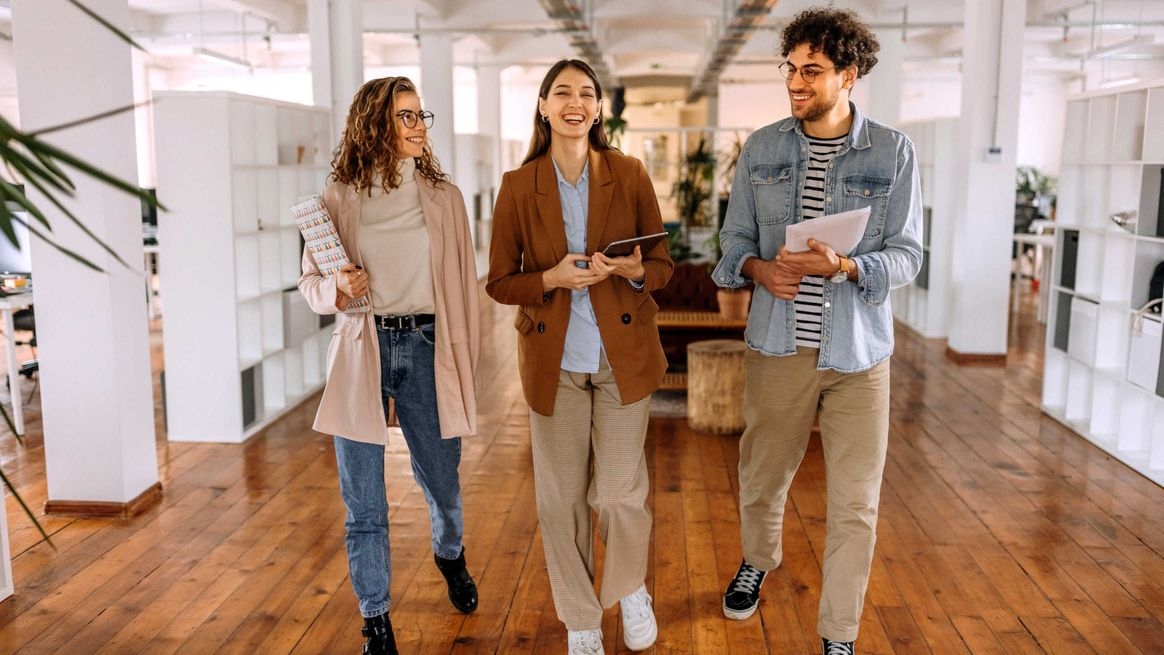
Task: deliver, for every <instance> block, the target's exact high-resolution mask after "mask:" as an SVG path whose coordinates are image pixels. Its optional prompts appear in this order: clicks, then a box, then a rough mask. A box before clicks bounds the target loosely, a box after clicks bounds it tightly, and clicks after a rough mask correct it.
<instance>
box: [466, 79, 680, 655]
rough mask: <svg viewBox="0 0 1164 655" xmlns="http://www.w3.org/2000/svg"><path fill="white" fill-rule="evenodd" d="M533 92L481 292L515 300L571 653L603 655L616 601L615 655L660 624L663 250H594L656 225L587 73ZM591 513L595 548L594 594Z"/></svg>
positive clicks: (538, 475)
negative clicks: (530, 123)
mask: <svg viewBox="0 0 1164 655" xmlns="http://www.w3.org/2000/svg"><path fill="white" fill-rule="evenodd" d="M538 96H539V97H538V108H537V112H536V113H535V114H534V135H533V139H532V140H531V142H530V148H529V153H528V154H527V155H526V157H525V161H524V162H523V165H522V166H521V168H519V169H517V170H514V171H509V172H508V173H506V174H505V176H504V178H503V179H502V182H501V190H500V192H499V193H498V197H497V206H496V207H495V208H494V213H493V237H492V241H491V243H490V251H489V277H488V281H487V283H486V286H485V289H486V291H487V292H488V293H489V295H490V296H491V297H492V298H493V299H494V300H496V301H497V302H500V303H504V304H508V305H518V309H517V316H516V319H515V322H514V326H515V327H516V328H517V331H518V333H519V335H518V368H519V369H520V372H521V381H522V387H523V389H524V390H525V398H526V401H527V402H528V403H529V406H530V432H531V438H532V445H533V463H534V479H535V487H536V493H537V507H538V524H539V525H540V526H541V531H542V542H543V544H544V546H545V552H546V565H547V568H548V569H549V576H550V587H551V589H552V591H553V596H554V605H555V606H556V608H557V611H558V618H559V619H561V621H562V622H563V623H565V624H566V628H567V630H568V632H569V635H568V644H569V650H568V652H569V653H570V654H571V655H574V654H578V655H582V654H595V653H599V654H600V653H602V652H603V646H602V632H601V629H600V626H601V624H602V612H603V608H606V607H611V606H612V605H613V604H614V603H615V602H619V603H620V607H621V611H622V618H623V621H622V623H623V637H624V640H625V642H626V645H627V647H628V648H630V649H631V650H642V649H645V648H648V647H649V646H650V645H651V644H653V643H654V641H655V636H656V634H657V630H658V629H657V626H656V623H655V617H654V613H653V611H652V610H651V597H650V596H649V595H648V594H647V591H646V585H645V584H644V579H645V576H646V571H647V544H648V540H649V538H650V532H651V513H650V510H649V509H648V508H647V505H646V501H647V491H648V480H647V463H646V457H645V455H644V454H643V442H644V440H645V438H646V431H647V419H648V415H649V405H650V396H651V393H652V392H653V391H654V390H655V389H657V388H658V386H659V384H660V383H661V382H662V379H663V373H664V371H665V370H666V368H667V362H666V359H665V358H664V356H663V349H662V347H661V346H660V344H659V330H658V327H657V326H656V324H655V314H656V313H657V312H658V306H657V305H655V301H654V300H652V299H651V296H650V293H648V292H650V291H651V290H653V289H658V288H661V287H662V286H663V285H665V284H666V283H667V280H668V278H670V276H671V271H672V270H673V269H674V264H673V263H672V262H671V258H670V256H669V255H668V254H667V247H666V244H665V243H656V244H655V245H654V246H653V247H652V248H651V249H650V250H648V251H647V252H642V251H641V249H640V248H639V247H636V248H635V250H634V252H633V253H632V254H631V255H629V256H624V257H607V256H605V255H603V254H602V252H601V250H602V249H603V248H604V247H605V246H606V245H608V244H610V243H611V242H613V241H618V240H622V239H627V238H631V237H636V236H643V235H648V234H654V233H658V232H662V230H663V225H662V220H661V219H660V216H659V205H658V201H657V200H656V198H655V190H654V186H653V185H652V184H651V180H650V178H648V177H647V171H646V169H645V168H644V167H643V165H642V163H640V162H639V161H638V160H637V159H634V158H632V157H628V156H626V155H623V154H622V153H620V152H618V151H617V150H614V149H613V148H611V146H610V145H609V144H608V143H607V141H606V134H605V132H604V131H603V128H602V107H601V102H602V87H601V85H600V84H599V83H598V79H597V77H596V76H595V74H594V71H593V70H592V69H591V68H590V66H589V65H587V64H586V63H585V62H582V61H579V60H576V59H573V60H563V61H559V62H558V63H556V64H554V66H553V67H551V68H550V70H549V72H547V73H546V76H545V79H544V80H543V81H542V84H541V88H540V90H539V92H538ZM591 509H593V510H594V511H596V512H597V514H598V529H599V531H600V533H601V535H602V537H603V539H604V540H605V542H606V560H605V562H604V565H603V577H602V593H601V594H600V595H599V594H596V593H595V591H594V586H593V580H594V553H593V551H592V544H593V539H592V516H591Z"/></svg>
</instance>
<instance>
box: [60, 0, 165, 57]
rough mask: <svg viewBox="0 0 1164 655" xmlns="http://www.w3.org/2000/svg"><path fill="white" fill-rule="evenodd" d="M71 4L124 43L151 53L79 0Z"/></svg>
mask: <svg viewBox="0 0 1164 655" xmlns="http://www.w3.org/2000/svg"><path fill="white" fill-rule="evenodd" d="M69 4H71V5H73V6H74V7H76V8H77V9H80V10H81V11H83V12H85V14H87V15H88V16H89V17H90V18H92V19H93V20H95V21H97V22H98V23H101V25H102V26H103V27H105V29H107V30H109V31H110V32H113V33H114V34H115V35H117V37H118V38H119V39H121V40H122V41H125V42H126V43H128V44H129V45H131V46H133V47H135V48H137V49H138V50H141V51H142V52H149V50H146V49H145V48H143V47H141V46H140V45H138V43H137V41H134V40H133V39H132V38H130V36H129V35H128V34H126V33H125V32H122V31H121V30H119V29H118V28H117V26H116V25H114V24H113V23H110V22H109V21H107V20H105V19H104V18H102V17H101V16H99V15H98V14H97V12H95V11H93V10H92V9H90V8H88V7H86V6H85V5H83V4H81V3H80V2H78V0H69Z"/></svg>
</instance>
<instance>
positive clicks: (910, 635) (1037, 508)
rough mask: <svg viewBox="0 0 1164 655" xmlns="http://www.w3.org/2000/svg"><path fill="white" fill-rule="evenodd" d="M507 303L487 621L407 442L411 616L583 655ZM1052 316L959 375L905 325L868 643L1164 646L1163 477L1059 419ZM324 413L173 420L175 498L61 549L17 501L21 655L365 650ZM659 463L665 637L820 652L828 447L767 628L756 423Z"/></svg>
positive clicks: (489, 477) (500, 337) (774, 584)
mask: <svg viewBox="0 0 1164 655" xmlns="http://www.w3.org/2000/svg"><path fill="white" fill-rule="evenodd" d="M483 306H484V308H485V309H484V311H485V314H486V321H485V330H484V341H485V344H486V347H485V349H484V352H485V355H484V361H483V366H482V369H483V371H484V377H483V379H482V386H483V389H484V391H483V393H482V397H481V413H482V415H481V426H482V434H481V435H480V436H478V437H476V438H473V439H471V440H466V442H465V449H464V463H463V465H462V478H463V481H464V491H465V507H466V516H467V537H466V545H467V556H468V560H469V563H470V567H471V570H472V572H473V574H474V575H475V576H476V578H477V580H478V583H479V585H480V590H481V605H480V610H479V611H478V612H477V613H476V614H474V615H472V616H469V617H464V616H461V615H460V614H457V613H456V612H455V611H454V610H453V609H452V608H451V607H450V605H449V603H448V601H447V599H446V598H445V592H444V588H443V584H442V581H441V578H440V576H439V574H438V573H437V571H436V569H435V567H434V566H433V565H432V560H431V554H430V553H431V550H430V546H429V541H430V539H429V535H428V519H427V512H426V509H425V504H424V501H423V498H422V497H421V494H420V493H419V491H418V490H417V488H416V485H415V484H414V483H413V481H412V479H411V472H410V468H409V465H408V457H407V452H406V451H405V449H404V448H403V446H402V444H400V443H396V444H393V445H392V446H391V447H390V452H389V456H388V471H389V473H388V475H389V493H390V496H391V506H392V514H391V535H392V549H393V563H394V580H393V600H394V606H393V610H392V620H393V623H394V625H395V627H396V634H397V639H398V641H399V643H400V646H401V652H402V653H408V654H410V655H412V654H424V655H429V654H444V653H457V654H461V653H503V654H505V655H510V654H515V653H517V654H521V653H536V654H539V655H540V654H544V653H551V654H552V653H563V652H565V632H564V629H563V628H562V626H561V625H560V624H559V623H558V621H557V618H556V616H555V613H554V609H553V603H552V600H551V598H550V592H549V587H548V583H547V579H546V574H545V569H544V567H545V564H544V558H543V555H542V547H541V541H540V537H539V535H538V531H537V519H536V512H535V508H534V503H533V491H532V483H533V478H532V471H531V468H530V454H529V437H528V429H529V420H528V415H527V409H526V406H525V405H524V403H523V401H522V398H521V393H520V389H519V383H518V380H517V376H516V372H515V354H514V352H515V344H514V332H513V329H512V327H510V326H511V317H512V311H511V310H510V309H508V308H500V307H498V306H496V305H494V304H493V303H491V302H488V301H486V302H485V303H484V304H483ZM1032 315H1033V306H1032V303H1031V301H1030V298H1025V299H1024V303H1023V309H1022V316H1021V317H1020V318H1021V320H1019V321H1017V322H1016V323H1015V325H1014V326H1013V327H1012V332H1011V337H1012V344H1013V347H1012V349H1011V352H1010V365H1009V366H1008V367H1006V368H1005V369H1003V368H989V367H957V366H954V365H952V364H951V363H950V362H949V361H948V360H947V359H946V358H945V356H944V348H945V344H944V342H937V341H926V340H922V339H919V338H917V337H916V336H914V335H912V334H911V333H909V332H908V331H905V330H899V337H898V339H899V343H898V348H897V354H896V355H895V356H894V362H893V375H892V385H893V389H892V404H893V412H892V423H891V430H892V435H891V443H890V449H889V459H888V463H887V467H886V475H885V485H884V490H883V497H882V504H881V507H882V519H881V524H880V529H879V542H878V545H877V556H876V561H875V563H874V569H873V575H872V580H871V583H870V586H869V593H868V597H867V601H866V607H865V613H864V619H863V623H862V627H861V636H860V639H859V641H858V647H859V651H860V652H862V653H885V654H888V653H901V654H905V653H942V654H944V653H1054V654H1056V655H1058V654H1061V653H1104V654H1108V653H1164V490H1162V489H1161V488H1160V487H1158V486H1156V485H1155V484H1153V483H1151V482H1150V481H1148V480H1146V479H1144V478H1143V477H1141V476H1139V475H1138V474H1136V473H1134V472H1133V471H1131V470H1130V469H1128V468H1127V467H1125V466H1123V465H1122V464H1120V463H1118V462H1116V461H1114V460H1112V459H1111V458H1110V457H1108V456H1107V455H1105V454H1104V453H1103V452H1101V451H1100V450H1098V449H1096V448H1094V447H1092V446H1091V445H1089V444H1088V443H1087V442H1085V441H1084V440H1082V439H1080V438H1079V437H1077V436H1076V435H1074V434H1073V433H1071V432H1070V431H1068V430H1066V429H1065V428H1063V427H1062V426H1060V425H1059V424H1058V423H1056V422H1054V421H1053V420H1051V419H1048V418H1046V417H1045V416H1043V415H1042V414H1041V413H1040V412H1039V409H1038V402H1039V394H1040V377H1041V369H1042V356H1041V343H1042V339H1043V334H1044V333H1043V330H1042V328H1041V326H1037V325H1034V324H1033V320H1031V319H1032ZM158 327H159V326H155V331H154V339H155V354H154V362H155V369H157V368H160V364H161V359H160V352H158V351H159V349H160V338H159V333H158V331H157V328H158ZM155 382H156V381H155ZM32 404H33V410H32V411H31V412H30V413H31V417H30V418H31V420H30V422H29V424H30V434H29V436H28V439H27V440H26V443H25V445H17V444H16V443H15V442H14V440H13V438H12V437H11V435H6V436H3V437H0V465H2V466H3V468H4V470H5V472H6V473H7V474H8V475H9V476H10V477H11V479H12V480H13V482H14V483H15V484H16V485H17V486H18V488H19V489H20V491H21V493H22V494H23V495H24V497H25V498H26V499H28V500H29V501H30V502H31V503H32V504H33V506H34V507H37V508H39V507H41V506H42V504H43V503H44V501H45V483H44V464H43V446H42V445H43V438H42V435H41V434H40V420H39V411H38V410H37V409H36V398H35V397H34V398H33V403H32ZM313 411H314V402H309V403H307V404H306V405H305V406H303V407H301V408H300V409H299V410H297V411H294V412H292V413H290V415H289V416H287V418H286V419H284V420H282V421H280V422H279V423H278V424H277V425H275V426H274V427H272V428H271V429H269V430H267V431H265V432H264V433H263V434H261V435H259V436H257V437H255V438H253V439H251V440H250V441H248V442H247V443H246V444H243V445H216V444H189V443H168V442H167V441H165V439H164V436H160V437H159V441H158V456H159V463H160V477H161V482H162V484H163V486H164V499H163V501H162V502H161V503H160V504H159V505H158V506H156V507H154V508H152V509H151V510H149V511H148V512H146V513H145V514H144V515H142V516H140V517H137V518H135V519H132V520H110V519H70V518H61V517H45V518H43V521H44V523H45V525H46V526H47V528H48V529H49V530H50V531H51V533H52V536H53V540H54V542H55V544H56V546H57V550H56V551H53V550H52V549H50V548H49V547H48V546H47V545H46V544H44V543H43V542H40V541H39V540H38V537H37V535H36V533H35V531H34V530H33V529H32V528H31V526H30V524H29V522H28V520H27V519H26V518H25V517H24V515H23V514H22V513H21V511H20V509H19V508H18V507H17V505H16V503H15V502H13V501H12V500H11V499H9V501H8V502H7V516H8V521H9V526H10V536H11V543H12V550H13V552H14V553H15V558H14V561H13V570H14V577H15V580H16V589H17V591H16V595H15V596H13V597H11V598H9V599H7V600H5V601H3V602H0V653H21V654H25V653H73V652H81V651H85V652H96V653H101V654H106V653H108V654H121V653H150V654H160V653H272V654H281V653H297V654H315V653H357V652H359V645H360V643H361V639H360V636H359V627H360V621H359V619H358V616H357V614H358V613H357V611H356V602H355V599H354V597H353V595H352V592H351V588H350V586H349V584H348V581H347V568H346V560H345V555H344V549H343V536H342V529H343V526H342V504H341V502H340V499H339V495H338V493H337V490H336V479H335V462H334V456H333V453H332V449H331V445H330V439H329V438H327V437H324V436H322V435H318V434H314V433H312V432H311V431H310V429H309V425H310V419H311V416H312V414H313ZM159 416H160V407H159ZM159 434H160V435H161V432H160V429H159ZM648 459H649V462H650V468H651V478H652V490H653V491H652V496H651V504H652V508H653V511H654V516H655V529H654V534H653V541H652V550H651V564H650V571H649V576H648V584H649V586H650V590H651V592H652V593H653V594H654V596H655V607H656V611H657V614H658V617H659V625H660V633H659V640H658V644H657V645H656V646H655V647H654V649H653V652H654V653H659V654H662V653H701V654H708V655H720V654H726V653H734V654H747V655H751V654H756V653H777V654H785V653H819V642H818V640H817V637H816V630H815V624H816V606H817V602H818V598H819V585H820V556H821V551H822V548H823V544H824V535H825V485H824V476H823V466H822V462H821V457H820V450H819V445H818V444H816V442H815V441H814V445H813V446H812V447H811V448H810V450H809V454H808V457H807V459H806V460H805V462H804V464H803V466H802V468H801V473H800V475H798V477H797V478H796V481H795V483H794V484H793V488H792V493H791V498H790V506H789V513H788V515H787V520H786V534H785V564H784V566H782V567H781V568H780V569H778V570H777V571H776V572H775V573H774V574H773V575H771V576H770V577H769V578H768V581H767V582H766V583H765V586H764V592H763V601H762V603H761V605H760V611H759V612H758V615H757V616H755V617H753V618H752V619H750V620H748V621H744V622H734V621H727V620H725V619H724V618H723V617H722V614H721V612H720V593H721V592H722V589H723V587H724V585H725V584H726V583H727V581H728V580H729V578H730V577H731V575H732V574H733V573H734V572H735V569H736V567H737V565H738V563H739V557H740V545H739V534H738V529H737V520H736V489H737V481H736V464H737V449H736V439H735V438H734V437H713V436H705V435H700V434H696V433H694V432H692V431H691V430H690V429H689V428H688V426H687V424H686V421H685V420H683V419H674V418H670V419H668V418H658V419H653V420H652V423H651V428H650V435H649V438H648ZM603 627H604V632H605V634H606V638H605V643H606V648H607V652H608V653H624V652H626V649H625V646H623V644H622V641H621V635H620V632H619V626H618V615H617V611H616V610H610V611H608V612H607V614H606V618H605V621H604V625H603Z"/></svg>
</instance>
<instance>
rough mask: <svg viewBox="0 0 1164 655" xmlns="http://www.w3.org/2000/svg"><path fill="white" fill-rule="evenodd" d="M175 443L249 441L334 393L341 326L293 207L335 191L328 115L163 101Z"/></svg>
mask: <svg viewBox="0 0 1164 655" xmlns="http://www.w3.org/2000/svg"><path fill="white" fill-rule="evenodd" d="M154 121H155V143H156V151H157V169H158V199H159V201H160V202H161V203H162V204H163V205H165V206H166V207H167V209H168V210H169V211H167V212H165V213H164V214H163V215H162V216H161V219H160V220H159V225H158V232H159V236H158V241H159V243H160V244H161V249H162V252H161V256H162V258H163V260H164V261H165V265H164V266H163V267H162V272H161V275H162V278H163V279H162V281H161V283H162V285H163V288H165V290H166V319H165V329H164V331H163V334H164V344H165V378H164V388H165V396H166V397H165V402H166V425H167V433H168V435H169V438H170V439H172V440H175V441H218V442H234V443H237V442H241V441H243V440H245V439H246V438H247V437H249V436H250V435H251V434H253V433H254V432H256V431H257V430H259V429H260V428H262V427H263V426H264V425H266V424H267V423H269V422H270V421H271V420H272V419H274V418H276V417H277V416H279V415H280V414H281V413H283V412H284V411H286V410H287V409H289V408H291V407H293V406H294V405H296V404H297V403H299V402H300V401H301V400H303V399H304V398H305V397H307V396H308V395H310V394H311V393H313V392H314V391H316V390H317V389H318V388H319V387H320V386H321V385H322V384H323V376H324V370H325V369H324V364H325V362H324V358H325V357H326V353H327V344H328V340H329V339H330V337H331V331H330V329H327V328H326V324H327V323H329V322H330V320H328V319H327V318H321V317H319V316H316V315H315V314H314V313H312V312H311V311H310V310H309V309H307V306H306V303H305V302H304V301H303V299H302V298H301V297H300V296H299V291H298V289H296V282H297V280H298V279H299V274H300V255H301V253H302V246H301V243H302V242H301V240H300V238H299V231H298V229H297V228H296V227H295V223H294V221H293V220H292V219H291V215H290V212H289V208H290V207H291V205H292V204H294V203H295V201H296V200H297V199H299V198H300V197H302V196H306V195H310V194H313V193H318V192H319V191H320V189H322V188H323V183H324V178H325V177H326V175H327V172H328V169H329V166H328V164H329V158H330V151H331V138H330V136H329V134H330V124H331V123H330V118H329V114H328V111H327V110H326V109H319V108H314V107H306V106H303V105H295V104H290V103H284V102H277V101H273V100H267V99H261V98H252V97H249V96H244V95H238V94H232V93H217V92H215V93H200V92H167V93H160V94H158V95H157V96H156V98H155V104H154Z"/></svg>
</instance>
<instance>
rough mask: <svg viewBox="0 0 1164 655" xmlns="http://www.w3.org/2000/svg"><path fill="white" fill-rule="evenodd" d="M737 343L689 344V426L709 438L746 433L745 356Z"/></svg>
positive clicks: (741, 345)
mask: <svg viewBox="0 0 1164 655" xmlns="http://www.w3.org/2000/svg"><path fill="white" fill-rule="evenodd" d="M747 348H748V346H747V345H746V344H744V342H743V341H739V340H736V339H712V340H710V341H696V342H694V343H690V344H687V423H688V425H690V426H691V429H693V430H696V431H697V432H703V433H705V434H739V433H741V432H743V431H744V352H745V351H746V350H747Z"/></svg>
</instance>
